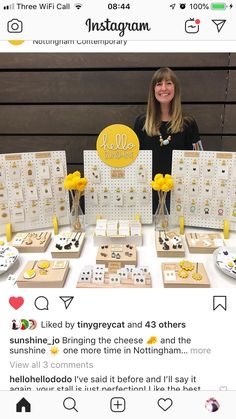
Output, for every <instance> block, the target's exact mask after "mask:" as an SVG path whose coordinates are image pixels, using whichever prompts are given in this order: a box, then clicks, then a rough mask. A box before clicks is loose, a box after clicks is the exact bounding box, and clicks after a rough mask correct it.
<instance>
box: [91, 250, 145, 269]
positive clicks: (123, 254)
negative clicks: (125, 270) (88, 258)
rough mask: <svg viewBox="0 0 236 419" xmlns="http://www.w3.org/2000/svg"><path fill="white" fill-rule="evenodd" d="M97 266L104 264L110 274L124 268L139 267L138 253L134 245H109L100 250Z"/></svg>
mask: <svg viewBox="0 0 236 419" xmlns="http://www.w3.org/2000/svg"><path fill="white" fill-rule="evenodd" d="M96 263H97V264H104V265H105V266H106V267H107V268H108V271H109V272H115V271H116V270H118V269H120V268H122V267H124V266H125V265H137V251H136V246H135V245H134V244H107V245H103V246H100V247H99V248H98V252H97V256H96Z"/></svg>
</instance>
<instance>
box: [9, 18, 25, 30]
mask: <svg viewBox="0 0 236 419" xmlns="http://www.w3.org/2000/svg"><path fill="white" fill-rule="evenodd" d="M7 31H8V32H9V33H21V32H22V31H23V22H22V21H21V20H18V19H12V20H9V21H8V22H7Z"/></svg>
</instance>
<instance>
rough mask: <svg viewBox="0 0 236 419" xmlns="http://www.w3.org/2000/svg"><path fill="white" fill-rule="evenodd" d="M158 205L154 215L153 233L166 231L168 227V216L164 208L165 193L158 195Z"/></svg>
mask: <svg viewBox="0 0 236 419" xmlns="http://www.w3.org/2000/svg"><path fill="white" fill-rule="evenodd" d="M158 196H159V203H158V207H157V210H156V212H155V214H154V226H155V231H160V230H168V229H169V226H170V214H169V211H168V208H167V206H166V193H165V194H161V193H159V194H158Z"/></svg>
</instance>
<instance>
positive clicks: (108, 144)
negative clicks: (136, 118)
mask: <svg viewBox="0 0 236 419" xmlns="http://www.w3.org/2000/svg"><path fill="white" fill-rule="evenodd" d="M96 148H97V152H98V155H99V157H100V159H101V160H102V161H103V163H105V164H107V165H108V166H111V167H125V166H129V165H130V164H132V163H133V162H134V161H135V159H136V158H137V156H138V153H139V139H138V137H137V135H136V134H135V132H134V131H133V130H132V129H131V128H129V127H127V125H122V124H114V125H109V126H108V127H106V128H104V130H102V131H101V133H100V134H99V136H98V139H97V144H96Z"/></svg>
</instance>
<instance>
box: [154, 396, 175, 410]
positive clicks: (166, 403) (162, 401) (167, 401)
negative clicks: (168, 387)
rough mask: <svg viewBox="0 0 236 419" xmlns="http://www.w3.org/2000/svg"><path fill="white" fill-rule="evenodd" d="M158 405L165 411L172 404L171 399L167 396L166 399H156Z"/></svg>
mask: <svg viewBox="0 0 236 419" xmlns="http://www.w3.org/2000/svg"><path fill="white" fill-rule="evenodd" d="M157 404H158V406H159V407H160V408H161V409H162V410H164V412H166V411H167V410H168V409H170V408H171V406H172V405H173V400H172V399H170V398H169V397H168V398H167V399H164V398H161V399H159V400H158V401H157Z"/></svg>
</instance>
